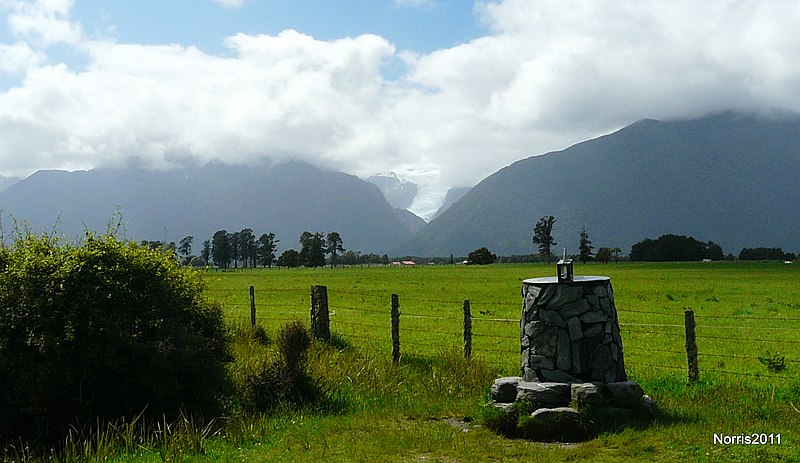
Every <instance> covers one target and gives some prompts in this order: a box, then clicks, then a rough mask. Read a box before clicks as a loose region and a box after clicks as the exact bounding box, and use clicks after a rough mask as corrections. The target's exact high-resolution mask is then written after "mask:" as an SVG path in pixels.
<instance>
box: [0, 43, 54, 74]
mask: <svg viewBox="0 0 800 463" xmlns="http://www.w3.org/2000/svg"><path fill="white" fill-rule="evenodd" d="M45 61H46V57H45V55H44V54H43V53H41V52H37V51H36V50H33V49H32V48H31V47H30V46H28V44H27V43H25V42H16V43H14V44H11V45H5V44H2V43H0V71H2V72H7V73H9V74H20V73H23V72H25V71H27V70H28V69H31V68H33V67H36V66H38V65H40V64H42V63H43V62H45Z"/></svg>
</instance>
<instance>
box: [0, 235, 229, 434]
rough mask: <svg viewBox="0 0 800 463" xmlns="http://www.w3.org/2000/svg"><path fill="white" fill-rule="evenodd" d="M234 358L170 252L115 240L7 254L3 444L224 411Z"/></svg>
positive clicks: (26, 244) (218, 316) (0, 356)
mask: <svg viewBox="0 0 800 463" xmlns="http://www.w3.org/2000/svg"><path fill="white" fill-rule="evenodd" d="M228 361H230V354H229V347H228V339H227V335H226V332H225V328H224V325H223V320H222V311H221V309H220V307H219V306H218V305H216V304H213V303H210V302H209V301H208V300H207V299H206V298H205V297H204V296H203V293H202V283H201V280H200V278H199V276H198V275H197V274H196V273H193V271H191V270H188V269H182V268H180V266H179V265H178V263H177V261H176V260H175V259H174V257H173V256H171V255H170V254H167V253H163V252H160V251H155V250H151V249H147V248H144V247H142V246H139V245H137V244H135V243H129V242H120V241H118V240H117V239H116V238H114V237H113V236H102V237H92V236H89V237H87V239H86V240H85V241H84V242H83V243H82V244H76V245H62V244H59V243H58V242H57V240H54V239H52V238H49V237H47V236H43V237H36V236H27V237H21V238H19V239H18V240H17V242H16V243H15V245H14V246H13V247H12V248H10V249H3V250H2V251H1V252H0V436H4V437H6V438H12V439H16V438H18V437H22V438H30V437H34V436H36V437H39V438H45V439H48V438H60V436H63V434H64V432H65V430H67V429H69V427H70V426H75V425H80V424H81V423H86V422H93V421H95V420H97V419H101V420H113V419H118V418H120V417H135V416H137V415H138V414H139V413H141V412H142V411H143V410H146V415H147V416H153V417H161V416H162V415H166V416H177V415H178V414H179V413H180V412H181V411H182V410H184V411H187V412H191V413H207V414H208V413H217V412H218V411H219V410H218V405H219V399H220V397H221V396H222V395H224V394H226V393H227V389H226V388H227V387H228V385H229V381H228V376H227V373H226V369H225V363H226V362H228Z"/></svg>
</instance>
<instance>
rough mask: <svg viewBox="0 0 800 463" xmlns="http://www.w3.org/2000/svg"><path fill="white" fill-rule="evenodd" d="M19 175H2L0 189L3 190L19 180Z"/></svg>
mask: <svg viewBox="0 0 800 463" xmlns="http://www.w3.org/2000/svg"><path fill="white" fill-rule="evenodd" d="M19 180H20V179H19V178H18V177H6V176H5V175H0V191H3V190H5V189H7V188H8V187H10V186H11V185H13V184H15V183H17V182H19Z"/></svg>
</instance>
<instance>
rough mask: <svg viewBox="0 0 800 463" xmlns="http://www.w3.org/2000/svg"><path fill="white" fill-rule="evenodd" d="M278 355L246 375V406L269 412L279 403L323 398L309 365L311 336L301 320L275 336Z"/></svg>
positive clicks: (251, 409) (308, 401)
mask: <svg viewBox="0 0 800 463" xmlns="http://www.w3.org/2000/svg"><path fill="white" fill-rule="evenodd" d="M276 344H277V349H278V355H279V358H278V359H276V360H274V361H264V363H263V364H262V366H261V368H260V369H259V370H258V371H256V372H254V373H251V374H249V375H247V376H246V377H245V378H244V391H243V392H244V398H245V406H246V407H247V408H248V409H250V411H253V412H268V411H272V410H273V409H275V408H276V407H277V406H278V405H286V406H290V407H294V406H302V405H307V404H311V403H314V402H317V401H319V400H321V399H322V398H321V392H320V391H319V389H318V388H317V386H316V384H315V383H314V380H313V379H312V378H311V377H310V376H309V374H308V372H307V368H306V353H307V351H308V348H309V347H310V346H311V336H310V335H309V333H308V330H307V329H306V327H305V326H304V325H303V324H302V323H301V322H299V321H294V322H291V323H289V324H287V325H285V326H283V327H282V328H281V329H280V330H279V331H278V335H277V338H276Z"/></svg>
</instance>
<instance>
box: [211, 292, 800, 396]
mask: <svg viewBox="0 0 800 463" xmlns="http://www.w3.org/2000/svg"><path fill="white" fill-rule="evenodd" d="M211 294H212V297H213V298H215V299H217V300H219V301H220V302H221V303H222V304H223V305H224V306H225V307H226V310H227V313H228V319H229V320H230V321H231V322H233V323H238V324H247V323H252V324H258V325H261V326H264V327H265V328H268V329H277V328H278V327H279V326H281V325H282V324H285V323H286V322H289V321H292V320H297V319H300V320H308V318H309V309H310V307H311V304H312V301H311V296H310V291H309V289H308V288H307V287H306V288H288V289H286V288H281V289H263V288H262V289H253V291H252V294H253V295H254V297H252V298H251V300H250V301H248V300H247V299H248V291H247V290H244V291H241V290H227V289H214V290H211ZM390 301H391V294H390V292H389V291H388V290H387V291H378V290H374V291H366V290H351V289H336V290H332V291H331V292H330V293H329V294H328V307H327V310H328V311H329V319H330V331H331V333H333V334H334V335H335V336H337V337H339V339H340V340H343V341H344V342H345V343H347V344H348V345H352V346H357V347H365V348H367V347H368V348H370V349H377V350H379V351H384V352H387V354H388V353H390V352H391V349H392V343H393V339H392V330H391V327H392V318H391V310H390V303H391V302H390ZM399 301H400V313H401V315H400V320H399V328H400V332H401V333H402V334H401V335H400V339H399V342H400V345H401V350H402V354H403V355H413V356H414V357H417V358H419V357H423V358H424V357H430V358H434V357H437V356H440V355H441V354H443V353H454V352H462V351H463V352H467V351H466V349H465V345H464V344H465V342H467V341H466V336H465V330H464V327H465V326H466V325H467V324H466V323H465V319H464V316H465V315H464V314H465V313H466V312H465V313H462V308H463V306H464V302H465V301H464V300H460V301H457V300H447V299H444V298H425V297H418V296H416V295H413V294H410V295H402V294H401V295H400V297H399ZM468 304H469V306H470V307H471V311H470V315H469V318H470V320H469V321H470V323H469V325H470V333H469V338H470V339H469V343H470V349H469V352H470V355H471V356H472V357H474V358H479V359H481V360H482V361H484V362H486V363H489V364H491V365H493V366H495V367H497V368H498V370H500V372H502V373H504V374H513V375H517V374H519V364H520V320H519V319H518V318H503V317H502V316H500V315H498V314H503V313H508V312H509V309H510V308H517V309H521V307H522V302H521V300H520V301H512V300H488V299H485V300H480V299H478V300H469V302H468ZM248 308H249V309H250V313H249V314H247V311H248ZM618 314H619V319H620V322H619V325H620V329H621V333H622V336H623V349H624V352H625V364H626V365H627V366H628V369H629V370H631V371H632V372H633V373H634V374H652V372H657V373H658V374H663V375H669V376H676V377H677V376H685V375H686V374H687V347H686V332H685V329H686V325H685V323H682V322H683V319H684V313H676V312H667V311H655V310H633V309H624V308H623V309H619V308H618ZM694 317H695V318H696V319H697V324H696V328H695V329H696V340H697V347H698V356H699V359H700V360H699V361H700V371H701V373H702V374H703V375H707V374H713V375H722V376H728V377H730V376H735V375H742V376H747V377H760V378H769V379H776V380H794V381H798V380H800V375H798V370H800V366H796V365H797V364H800V354H798V353H800V317H785V316H775V317H768V316H753V315H715V314H696V315H694Z"/></svg>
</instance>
